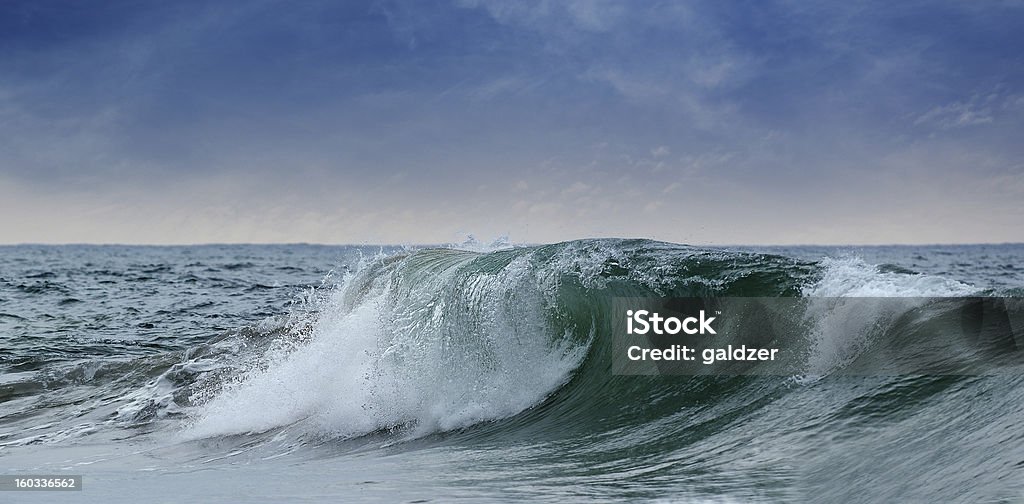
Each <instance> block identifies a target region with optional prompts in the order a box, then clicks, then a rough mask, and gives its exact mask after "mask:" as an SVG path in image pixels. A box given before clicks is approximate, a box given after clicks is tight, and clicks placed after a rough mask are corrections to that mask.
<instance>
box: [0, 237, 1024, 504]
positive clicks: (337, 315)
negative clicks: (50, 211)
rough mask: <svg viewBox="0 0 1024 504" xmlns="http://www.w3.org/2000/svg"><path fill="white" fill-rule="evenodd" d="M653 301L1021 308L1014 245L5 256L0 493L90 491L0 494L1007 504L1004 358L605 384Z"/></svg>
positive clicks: (835, 342) (622, 243)
mask: <svg viewBox="0 0 1024 504" xmlns="http://www.w3.org/2000/svg"><path fill="white" fill-rule="evenodd" d="M656 296H657V297H662V296H677V297H709V296H743V297H776V296H785V297H839V298H843V297H851V298H857V297H897V298H914V297H926V296H927V297H964V296H970V297H975V296H983V297H1022V296H1024V245H1020V244H1007V245H967V246H890V247H857V248H841V247H772V248H765V247H758V248H743V247H731V248H701V247H690V246H685V245H676V244H669V243H662V242H653V241H646V240H616V239H593V240H579V241H572V242H565V243H559V244H552V245H539V246H520V247H510V246H503V245H495V246H491V247H484V246H479V245H472V244H467V245H464V246H450V247H366V246H363V247H350V246H314V245H273V246H267V245H208V246H180V247H177V246H175V247H143V246H85V245H71V246H36V245H23V246H5V247H0V474H26V475H27V474H77V475H82V476H83V489H82V490H81V491H78V492H0V502H115V503H116V502H132V503H137V502H175V503H177V502H214V503H216V502H231V503H235V502H267V503H279V502H364V501H365V502H451V501H455V500H464V501H471V502H476V501H481V502H489V501H500V502H519V501H522V500H531V501H547V502H560V503H561V502H567V501H568V502H572V501H584V500H598V501H626V502H637V501H640V502H643V501H654V502H844V501H845V502H1019V501H1021V500H1022V499H1024V377H1022V376H1024V375H1022V373H1021V372H1022V371H1024V366H1022V365H1020V363H1018V362H1016V361H1013V360H1010V361H1006V362H1003V361H999V362H998V363H997V364H992V363H991V362H985V360H986V359H987V358H988V357H986V356H987V355H989V354H988V353H986V352H982V351H978V352H966V353H965V352H964V351H962V347H963V342H954V341H946V340H944V339H942V338H939V337H938V336H935V337H934V338H933V340H930V341H927V342H926V343H928V344H929V345H930V347H931V348H935V347H938V348H939V349H940V350H941V349H942V348H944V347H945V346H948V347H949V348H951V349H952V348H953V347H954V346H956V347H957V348H961V350H958V351H957V352H958V353H957V355H958V356H960V357H961V358H962V359H964V362H960V365H961V368H959V369H962V370H963V369H965V370H966V371H965V372H960V373H957V374H950V375H947V374H941V375H930V374H924V375H922V374H902V375H895V376H884V375H879V376H847V375H844V374H843V373H841V371H842V367H843V366H844V365H845V363H848V362H849V359H836V358H834V357H835V355H832V356H821V355H819V354H820V352H819V354H813V353H812V354H810V356H809V357H808V362H807V368H806V370H805V373H797V374H795V375H793V376H700V377H692V376H617V375H614V374H612V372H611V357H610V350H609V348H610V345H611V343H610V342H611V338H612V335H611V334H609V333H608V332H609V331H608V327H609V325H608V321H607V319H608V318H609V317H610V314H609V308H608V307H609V306H610V305H609V299H612V298H615V297H656ZM890 315H891V314H888V315H885V316H883V314H874V313H870V312H867V313H865V312H864V311H863V310H862V311H860V312H858V313H856V314H850V315H849V317H851V319H850V320H849V321H848V322H850V323H849V324H843V323H840V324H838V327H840V328H846V329H843V330H832V331H809V332H807V333H806V334H796V335H792V338H794V341H796V340H799V341H801V342H802V344H806V345H810V347H813V348H818V349H842V350H843V351H844V352H846V353H848V354H849V353H851V352H852V354H853V357H855V358H856V357H860V356H865V355H867V356H871V355H872V354H873V353H875V354H881V353H883V352H889V351H892V348H893V347H894V345H900V344H903V343H902V342H903V341H905V340H906V339H907V338H910V337H911V336H908V335H907V334H903V333H901V331H902V330H903V329H900V328H902V327H905V326H904V325H901V326H891V325H888V324H889V323H890V321H891V320H892V317H891V316H890ZM865 321H867V322H870V323H865ZM832 322H836V321H835V320H832ZM839 322H845V321H844V320H840V321H839ZM854 322H856V323H854ZM833 325H835V324H833ZM858 328H859V329H858ZM864 331H869V332H870V333H871V336H870V337H866V336H865V334H862V333H863V332H864ZM928 334H929V333H928V332H927V331H916V332H914V334H913V338H917V339H922V338H925V339H927V338H929V336H928ZM1011 336H1012V335H1011ZM854 340H856V344H855V345H853V344H851V342H852V341H854ZM911 343H921V342H911ZM1022 343H1024V342H1022ZM1009 344H1010V345H1011V346H1012V345H1013V344H1014V342H1013V340H1010V342H1009ZM816 359H817V360H816ZM983 365H985V366H987V368H986V369H991V368H992V366H995V367H997V368H998V371H1000V372H998V373H972V372H971V369H973V366H978V368H979V369H980V368H981V367H984V366H983Z"/></svg>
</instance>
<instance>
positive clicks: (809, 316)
mask: <svg viewBox="0 0 1024 504" xmlns="http://www.w3.org/2000/svg"><path fill="white" fill-rule="evenodd" d="M821 265H822V266H823V268H824V269H823V274H822V277H821V279H820V280H818V281H817V282H816V283H814V284H812V285H809V286H807V288H805V289H804V292H803V295H804V297H806V298H808V300H807V302H808V304H807V311H806V312H805V314H804V316H805V320H807V322H808V324H809V325H810V326H811V327H812V330H811V333H810V337H811V338H812V341H811V346H810V355H809V357H808V360H807V373H808V376H806V377H803V380H805V381H807V380H810V381H813V380H814V379H816V378H817V377H820V376H823V375H826V374H828V373H830V372H832V371H834V370H836V369H839V368H841V367H842V366H845V365H847V364H849V363H850V362H852V361H853V360H854V359H856V358H857V357H858V356H859V355H861V354H862V353H863V352H864V350H865V349H866V348H868V347H869V346H870V344H871V342H872V340H873V338H874V337H876V336H877V335H879V334H881V333H882V332H883V331H884V329H885V328H886V327H888V326H889V325H890V324H891V323H892V322H893V321H894V320H895V318H896V317H898V316H899V315H900V314H902V313H905V312H906V311H908V310H910V309H913V308H914V307H916V306H919V305H921V304H922V303H923V302H924V301H925V299H924V298H929V297H955V296H970V295H975V294H977V292H978V289H977V288H976V287H973V286H971V285H968V284H965V283H962V282H958V281H956V280H952V279H948V278H942V277H938V276H932V275H919V274H907V273H896V272H882V271H880V270H879V268H878V267H877V266H874V265H871V264H868V263H866V262H864V260H862V259H860V258H857V257H844V258H826V259H824V260H822V261H821ZM851 298H857V299H851ZM865 298H868V299H865ZM892 298H899V299H892Z"/></svg>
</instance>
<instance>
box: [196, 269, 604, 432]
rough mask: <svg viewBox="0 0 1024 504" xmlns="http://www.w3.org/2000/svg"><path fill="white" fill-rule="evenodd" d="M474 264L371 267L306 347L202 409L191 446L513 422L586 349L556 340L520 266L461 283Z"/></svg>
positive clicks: (273, 361)
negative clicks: (221, 439)
mask: <svg viewBox="0 0 1024 504" xmlns="http://www.w3.org/2000/svg"><path fill="white" fill-rule="evenodd" d="M476 257H478V255H477V254H473V253H467V252H455V251H428V252H427V253H417V254H412V255H409V256H406V257H404V258H400V259H395V258H388V259H385V260H383V261H382V260H379V259H378V260H376V261H373V263H372V264H370V265H367V266H365V267H363V268H361V269H360V271H359V272H358V273H357V274H355V275H350V276H349V277H348V278H347V279H346V281H345V282H344V283H343V285H342V286H341V287H340V288H339V289H338V290H337V291H336V292H334V293H333V294H332V295H331V296H330V297H329V298H328V299H327V301H326V303H325V304H324V305H323V306H322V308H321V310H320V315H319V318H318V319H317V320H316V322H315V324H314V325H313V330H312V335H311V339H310V341H309V343H308V344H306V345H305V346H302V347H300V348H298V349H296V350H293V351H291V352H289V353H286V354H282V355H280V356H277V357H276V358H270V359H268V360H267V362H268V364H267V365H266V366H261V367H258V368H254V369H251V370H249V371H248V372H247V373H245V374H244V375H243V377H242V378H241V379H240V380H238V382H237V383H235V384H233V385H231V386H229V387H227V389H226V390H225V391H223V392H222V393H221V394H219V395H217V396H216V397H214V398H213V399H212V400H211V401H209V402H208V403H206V404H205V405H203V406H202V407H200V408H199V409H198V410H197V411H196V412H195V413H194V418H195V420H194V421H193V422H192V423H191V425H190V426H189V427H188V429H187V431H186V435H187V436H188V437H208V436H215V435H223V434H232V433H249V432H261V431H266V430H270V429H273V428H275V427H280V426H287V425H296V426H299V428H301V429H304V430H306V431H312V432H313V433H316V434H325V435H330V436H340V437H348V436H357V435H361V434H365V433H369V432H373V431H376V430H380V429H392V428H396V427H405V428H408V432H409V433H411V434H412V435H420V434H425V433H429V432H434V431H440V430H449V429H456V428H460V427H464V426H468V425H470V424H473V423H477V422H481V421H487V420H493V419H499V418H504V417H508V416H511V415H514V414H516V413H519V412H521V411H523V410H524V409H526V408H529V407H530V406H532V405H534V404H537V403H538V402H540V401H542V400H543V399H544V398H545V397H546V396H547V395H549V394H550V393H551V392H553V391H554V390H555V389H557V388H558V387H559V386H560V385H561V384H562V383H564V382H565V381H566V380H567V378H568V376H569V374H570V373H571V371H572V370H573V369H575V367H576V366H577V365H578V364H579V362H580V361H581V359H582V357H583V355H584V352H585V348H583V347H573V346H570V345H569V344H568V343H566V342H568V341H571V338H555V339H554V340H553V339H552V333H551V331H552V328H551V327H549V326H548V324H547V323H546V322H545V321H546V320H547V318H546V316H545V313H544V310H545V308H546V305H545V303H546V301H545V296H543V295H542V293H543V292H544V291H545V290H546V289H549V288H550V286H547V285H544V284H543V282H540V281H539V280H538V279H539V278H540V277H538V276H537V275H536V274H535V272H534V270H533V269H532V267H531V265H530V261H529V259H530V257H529V256H528V255H527V256H522V257H519V258H518V259H516V260H515V261H513V262H512V263H511V264H509V265H507V266H505V267H503V268H501V269H500V270H498V271H495V272H492V273H479V272H477V273H467V272H466V269H465V268H464V266H465V265H466V264H467V263H468V262H470V261H472V260H473V259H474V258H476Z"/></svg>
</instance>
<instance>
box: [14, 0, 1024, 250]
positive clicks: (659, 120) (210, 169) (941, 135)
mask: <svg viewBox="0 0 1024 504" xmlns="http://www.w3.org/2000/svg"><path fill="white" fill-rule="evenodd" d="M1022 26H1024V2H1021V1H1010V0H1005V1H999V0H993V1H987V2H975V1H961V2H943V1H934V2H917V1H913V0H909V1H906V2H888V1H878V2H872V1H868V2H858V1H842V2H838V1H837V2H832V3H824V2H799V1H789V0H786V1H772V0H752V1H735V2H729V1H700V0H697V1H687V2H678V3H677V2H664V1H657V0H650V1H646V0H645V1H622V2H617V1H610V0H587V1H584V0H564V1H549V0H533V1H527V2H521V3H517V2H510V1H504V0H501V1H499V0H494V1H492V0H454V1H441V0H438V1H410V2H396V1H390V0H388V1H383V0H381V1H372V2H358V1H353V2H334V1H330V2H320V1H316V0H310V1H303V2H277V1H261V0H255V1H248V2H192V1H189V0H183V1H176V2H158V1H140V0H133V1H108V2H78V1H46V0H30V1H25V2H21V1H17V0H7V1H5V2H2V3H0V243H8V244H9V243H145V244H178V243H182V244H188V243H211V242H218V243H236V242H247V243H278V242H310V243H390V244H416V243H449V242H460V241H462V240H464V239H465V237H466V236H467V235H473V236H475V237H476V238H477V239H478V240H481V241H485V240H490V239H493V238H497V237H502V236H504V237H507V238H508V239H509V240H511V241H512V242H514V243H539V242H555V241H562V240H569V239H576V238H585V237H643V238H652V239H658V240H665V241H671V242H678V243H692V244H704V245H706V244H881V243H981V242H1024V156H1022V155H1024V50H1022V48H1024V30H1022V29H1021V27H1022Z"/></svg>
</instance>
